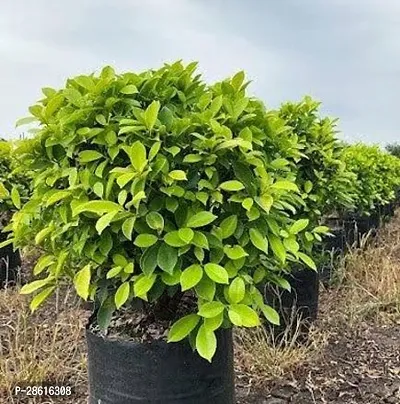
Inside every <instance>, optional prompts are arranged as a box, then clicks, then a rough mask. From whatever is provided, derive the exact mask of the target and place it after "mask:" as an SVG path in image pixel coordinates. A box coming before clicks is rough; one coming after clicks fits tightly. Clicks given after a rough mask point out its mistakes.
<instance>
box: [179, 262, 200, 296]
mask: <svg viewBox="0 0 400 404" xmlns="http://www.w3.org/2000/svg"><path fill="white" fill-rule="evenodd" d="M202 277H203V268H202V267H201V266H200V265H198V264H193V265H191V266H190V267H188V268H186V269H185V270H184V271H183V272H182V274H181V278H180V283H181V286H182V291H185V290H188V289H191V288H193V287H194V286H196V285H197V284H198V283H199V282H200V281H201V278H202Z"/></svg>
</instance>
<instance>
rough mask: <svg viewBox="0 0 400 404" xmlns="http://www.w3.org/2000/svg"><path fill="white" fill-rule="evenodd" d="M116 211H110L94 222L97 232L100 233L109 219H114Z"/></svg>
mask: <svg viewBox="0 0 400 404" xmlns="http://www.w3.org/2000/svg"><path fill="white" fill-rule="evenodd" d="M117 213H118V212H117V211H114V212H110V213H107V214H105V215H104V216H102V217H101V218H100V219H98V220H97V222H96V230H97V233H99V234H101V233H102V232H103V230H104V229H105V228H106V227H108V226H109V225H110V223H111V220H113V219H114V217H115V216H116V214H117Z"/></svg>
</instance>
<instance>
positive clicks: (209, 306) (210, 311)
mask: <svg viewBox="0 0 400 404" xmlns="http://www.w3.org/2000/svg"><path fill="white" fill-rule="evenodd" d="M224 309H225V306H224V305H223V304H222V303H221V302H208V303H204V304H202V305H201V307H200V310H199V312H198V313H197V314H198V315H199V316H201V317H205V318H212V317H215V316H218V314H221V313H222V312H223V311H224Z"/></svg>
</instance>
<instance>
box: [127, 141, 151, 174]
mask: <svg viewBox="0 0 400 404" xmlns="http://www.w3.org/2000/svg"><path fill="white" fill-rule="evenodd" d="M126 150H128V151H129V152H128V156H129V158H130V160H131V163H132V166H133V168H134V169H135V170H136V171H139V172H142V171H143V170H144V168H145V167H146V165H147V158H146V148H145V147H144V145H143V143H142V142H140V141H139V140H138V141H136V142H135V143H134V144H133V145H132V146H131V147H130V148H129V149H128V148H125V151H126Z"/></svg>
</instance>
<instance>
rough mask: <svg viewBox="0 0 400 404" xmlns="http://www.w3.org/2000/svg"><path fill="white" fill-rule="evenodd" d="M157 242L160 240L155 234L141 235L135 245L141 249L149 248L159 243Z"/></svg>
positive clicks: (136, 239)
mask: <svg viewBox="0 0 400 404" xmlns="http://www.w3.org/2000/svg"><path fill="white" fill-rule="evenodd" d="M157 240H158V238H157V236H155V235H154V234H139V235H138V236H137V237H136V238H135V241H134V242H133V244H135V246H137V247H140V248H147V247H151V246H152V245H153V244H155V243H157Z"/></svg>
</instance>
